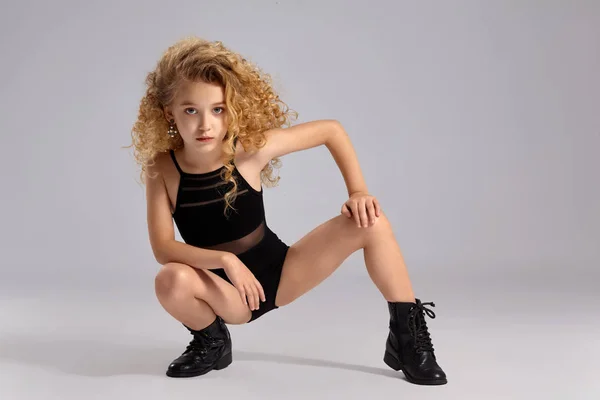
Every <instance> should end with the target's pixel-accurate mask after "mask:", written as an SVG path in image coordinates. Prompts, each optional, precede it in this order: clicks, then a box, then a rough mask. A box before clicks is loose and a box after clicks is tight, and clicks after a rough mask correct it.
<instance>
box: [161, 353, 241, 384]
mask: <svg viewBox="0 0 600 400" xmlns="http://www.w3.org/2000/svg"><path fill="white" fill-rule="evenodd" d="M232 362H233V355H232V353H229V354H227V355H225V356H223V357H221V359H219V361H217V363H216V364H215V365H214V366H213V367H212V368H209V369H204V370H202V371H185V372H172V371H167V376H168V377H171V378H192V377H194V376H201V375H204V374H206V373H209V372H210V371H212V370H220V369H224V368H227V367H228V366H229V364H231V363H232Z"/></svg>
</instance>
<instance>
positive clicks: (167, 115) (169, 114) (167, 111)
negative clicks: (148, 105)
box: [163, 107, 174, 123]
mask: <svg viewBox="0 0 600 400" xmlns="http://www.w3.org/2000/svg"><path fill="white" fill-rule="evenodd" d="M163 114H164V116H165V119H166V120H167V122H169V123H170V122H171V120H172V119H174V118H173V113H172V112H171V109H170V108H169V107H165V108H164V109H163Z"/></svg>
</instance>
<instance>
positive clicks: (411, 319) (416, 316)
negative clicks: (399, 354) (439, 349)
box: [408, 301, 435, 352]
mask: <svg viewBox="0 0 600 400" xmlns="http://www.w3.org/2000/svg"><path fill="white" fill-rule="evenodd" d="M429 305H430V306H432V307H435V304H434V303H433V302H431V303H421V302H420V301H417V303H416V304H415V305H414V306H413V308H412V309H411V310H410V311H409V314H408V329H409V331H410V334H411V336H412V337H413V339H414V342H415V343H414V346H415V350H416V351H417V352H424V351H431V352H433V343H432V342H431V336H430V335H429V331H428V329H427V323H426V322H425V314H427V316H428V317H429V318H432V319H433V318H435V313H434V312H433V310H431V309H429V308H427V307H425V306H429Z"/></svg>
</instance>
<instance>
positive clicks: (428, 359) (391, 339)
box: [383, 299, 448, 385]
mask: <svg viewBox="0 0 600 400" xmlns="http://www.w3.org/2000/svg"><path fill="white" fill-rule="evenodd" d="M426 305H431V306H432V307H435V304H433V303H421V300H419V299H416V303H391V302H388V308H389V311H390V333H389V335H388V339H387V343H386V345H385V356H384V357H383V361H385V363H386V364H387V365H388V366H390V368H392V369H394V370H396V371H399V370H402V372H404V375H405V376H406V379H407V380H408V381H409V382H412V383H416V384H420V385H443V384H445V383H447V382H448V381H447V379H446V374H445V373H444V371H442V369H441V368H440V366H439V365H438V363H437V361H436V358H435V354H434V352H433V344H432V343H431V337H430V336H429V331H428V330H427V323H426V322H425V313H427V315H428V316H429V317H431V318H435V313H434V312H433V311H432V310H431V309H429V308H426V307H425V306H426Z"/></svg>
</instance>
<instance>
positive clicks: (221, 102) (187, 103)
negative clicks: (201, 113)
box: [180, 100, 225, 106]
mask: <svg viewBox="0 0 600 400" xmlns="http://www.w3.org/2000/svg"><path fill="white" fill-rule="evenodd" d="M221 104H225V101H219V102H217V103H212V104H211V105H212V106H218V105H221ZM195 105H196V104H195V103H194V102H193V101H191V100H185V101H184V102H183V103H181V104H180V106H195Z"/></svg>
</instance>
